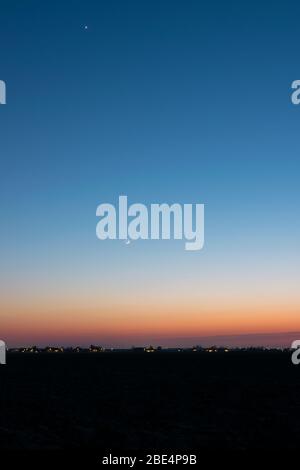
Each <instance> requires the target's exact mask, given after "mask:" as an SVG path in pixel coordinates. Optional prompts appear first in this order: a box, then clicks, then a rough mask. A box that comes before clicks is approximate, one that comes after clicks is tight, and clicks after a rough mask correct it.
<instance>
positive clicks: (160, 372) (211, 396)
mask: <svg viewBox="0 0 300 470" xmlns="http://www.w3.org/2000/svg"><path fill="white" fill-rule="evenodd" d="M0 387H1V388H0V447H1V448H2V449H15V448H18V449H58V448H62V449H70V448H71V449H81V450H87V449H97V450H98V449H102V450H103V449H111V450H113V449H124V450H128V449H140V450H145V449H147V450H149V449H153V450H156V451H160V450H162V449H169V450H190V451H192V450H195V449H198V450H200V449H210V448H214V449H216V448H220V449H232V448H234V449H244V448H247V449H253V448H265V449H268V448H271V449H280V448H285V449H288V448H295V449H296V448H298V446H299V441H300V366H298V367H297V366H294V365H292V363H291V360H290V355H289V354H279V353H274V354H273V353H262V354H254V353H228V354H198V353H194V354H187V353H186V354H185V353H180V354H179V353H178V354H167V353H154V354H134V353H128V354H125V353H124V354H122V353H112V354H109V353H105V354H95V355H93V354H89V355H85V354H73V355H68V354H61V355H51V354H45V355H21V354H11V355H8V364H7V365H6V366H0Z"/></svg>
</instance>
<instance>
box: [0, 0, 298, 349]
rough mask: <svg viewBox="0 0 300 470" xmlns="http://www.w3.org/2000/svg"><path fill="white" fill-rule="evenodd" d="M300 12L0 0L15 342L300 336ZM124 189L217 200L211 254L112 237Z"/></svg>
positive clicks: (1, 331)
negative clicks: (99, 211)
mask: <svg viewBox="0 0 300 470" xmlns="http://www.w3.org/2000/svg"><path fill="white" fill-rule="evenodd" d="M299 13H300V4H299V2H296V1H287V2H272V4H270V2H261V1H257V0H255V1H253V0H252V1H246V2H242V3H241V2H238V1H227V2H224V1H221V0H217V1H216V2H213V3H212V2H208V1H206V2H201V1H196V0H195V1H189V2H186V1H183V0H182V1H178V0H172V1H166V0H159V1H158V0H151V1H148V0H146V1H142V2H141V1H138V0H135V1H127V0H126V1H124V0H118V1H108V0H106V1H95V0H94V1H91V0H85V1H83V0H81V1H76V0H73V1H65V0H60V1H53V0H51V1H48V0H45V1H43V2H40V1H37V0H24V1H23V2H20V1H16V0H9V1H8V0H1V1H0V44H1V54H0V79H1V80H5V81H6V83H7V105H6V106H0V163H1V171H0V216H1V232H0V241H1V243H0V260H1V271H0V276H1V277H0V295H1V300H0V308H1V313H0V315H1V317H0V318H1V324H0V337H1V338H3V339H4V340H6V341H7V343H8V345H19V344H32V343H36V344H47V343H59V344H75V343H76V344H83V345H84V344H90V343H91V342H95V343H102V344H104V345H110V346H121V345H122V346H124V345H126V346H130V345H131V344H136V345H138V344H142V343H144V342H147V343H149V342H153V343H157V344H158V343H163V345H168V344H174V341H175V340H176V338H181V340H180V341H181V343H182V344H183V343H184V341H186V344H187V343H189V340H188V339H186V340H182V338H189V337H191V338H193V339H191V340H190V341H194V339H195V338H197V337H199V338H200V337H204V336H206V335H208V336H215V335H223V336H222V337H223V338H224V337H225V338H226V335H241V334H250V333H251V334H254V335H255V334H256V333H276V334H278V333H282V332H292V331H300V296H299V281H300V268H299V266H300V256H299V255H300V250H299V239H300V219H299V204H300V191H299V171H300V159H299V135H300V134H299V129H300V106H299V107H297V106H293V105H292V104H291V101H290V95H291V89H290V85H291V82H292V81H293V80H296V79H300V66H299V60H298V55H299V40H300V31H299ZM85 25H87V26H88V29H87V30H86V29H85V28H84V26H85ZM120 194H127V195H128V198H129V202H131V203H134V202H141V203H145V204H150V203H154V202H167V203H173V202H179V203H186V202H190V203H196V202H198V203H205V205H206V216H205V223H206V233H205V239H206V241H205V247H204V249H203V250H202V251H200V252H186V251H184V247H183V242H181V241H176V242H169V241H146V242H145V241H140V242H134V243H131V244H130V245H128V246H127V245H125V244H124V242H121V241H106V242H101V241H99V240H97V238H96V236H95V228H96V223H97V219H96V216H95V212H96V207H97V205H98V204H100V203H101V202H111V203H116V202H117V199H118V196H119V195H120ZM224 341H226V339H224Z"/></svg>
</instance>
